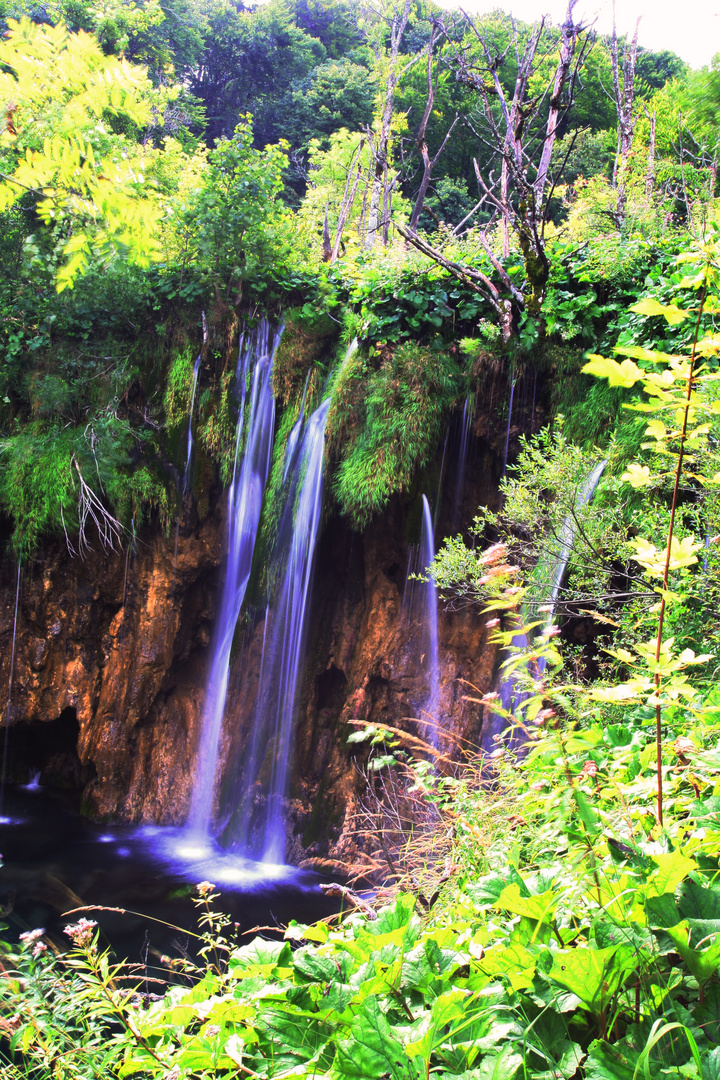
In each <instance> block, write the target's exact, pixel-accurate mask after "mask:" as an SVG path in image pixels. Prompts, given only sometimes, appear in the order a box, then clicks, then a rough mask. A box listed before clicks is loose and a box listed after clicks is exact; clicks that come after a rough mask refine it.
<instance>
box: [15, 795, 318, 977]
mask: <svg viewBox="0 0 720 1080" xmlns="http://www.w3.org/2000/svg"><path fill="white" fill-rule="evenodd" d="M0 853H1V854H2V866H1V867H0V920H1V921H2V923H4V925H5V929H4V930H0V937H2V938H4V939H5V940H10V941H12V940H17V938H18V936H19V934H21V933H22V932H23V931H25V930H29V929H35V928H36V927H39V926H42V927H44V928H45V929H46V930H47V931H48V932H49V934H50V935H51V936H52V937H53V938H55V939H56V940H57V941H58V944H62V945H63V946H64V945H66V944H67V938H65V937H64V935H63V926H65V925H66V924H67V923H68V922H74V921H77V919H78V918H80V917H81V916H84V917H86V918H92V919H95V920H96V921H97V923H98V925H99V927H100V929H101V931H102V936H103V941H104V943H106V944H109V945H111V947H112V949H113V950H114V952H115V953H116V955H118V956H120V957H124V958H126V959H128V960H130V961H131V962H140V963H142V964H145V965H147V966H148V968H152V967H155V966H157V965H158V962H159V961H160V957H161V956H163V955H166V956H170V957H173V956H175V957H176V956H179V955H182V954H188V953H189V954H191V955H192V954H193V953H194V947H195V939H194V938H193V937H192V934H191V932H192V931H196V930H197V915H198V909H197V907H196V906H195V904H194V903H193V896H196V895H197V893H196V891H195V888H194V887H195V886H196V885H197V884H199V883H200V882H202V881H210V882H212V883H213V884H214V885H215V886H216V887H217V891H218V892H220V894H221V897H220V900H219V901H218V902H217V904H216V906H217V907H218V909H219V910H221V911H223V912H225V913H227V914H228V915H229V916H230V918H231V920H232V923H233V924H234V926H233V928H232V932H233V933H236V934H237V935H238V938H239V940H240V941H241V942H243V941H250V940H251V938H252V936H253V933H254V932H255V931H256V929H257V928H258V927H259V928H262V929H261V932H262V933H263V935H264V936H274V935H276V934H279V933H281V930H282V928H283V927H284V926H286V925H287V923H288V922H289V921H290V920H291V919H296V920H297V921H299V922H312V921H314V920H315V919H319V918H324V917H326V916H327V915H330V914H332V913H334V912H335V911H337V910H338V902H337V901H336V900H330V899H328V898H327V897H326V896H325V895H324V894H323V893H322V892H321V891H320V888H319V886H320V883H321V882H322V881H324V880H327V879H324V878H321V877H319V876H318V875H316V874H311V873H308V872H305V871H301V870H298V869H297V868H296V867H292V866H284V865H277V864H269V863H256V862H252V861H250V860H246V859H242V858H240V857H239V856H237V855H233V854H230V853H227V852H224V851H223V850H222V849H221V848H219V847H217V846H216V845H214V843H212V842H211V841H208V840H207V839H206V838H204V837H198V836H193V835H192V834H189V833H187V832H185V831H184V830H182V829H173V828H163V827H160V826H140V827H137V826H127V825H112V826H108V825H98V824H94V823H92V822H90V821H87V820H85V819H84V818H82V817H81V816H80V814H79V812H78V807H77V802H76V800H74V799H72V798H70V797H66V796H63V795H62V794H60V793H51V792H48V791H47V790H45V789H42V788H40V789H37V788H35V789H30V790H28V788H27V787H25V788H16V789H14V790H8V791H7V792H6V793H5V798H4V801H3V815H2V817H0ZM95 906H99V907H102V908H113V909H118V908H120V909H122V910H121V911H117V910H77V909H79V908H83V909H85V908H87V907H95Z"/></svg>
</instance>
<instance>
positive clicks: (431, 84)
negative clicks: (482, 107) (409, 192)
mask: <svg viewBox="0 0 720 1080" xmlns="http://www.w3.org/2000/svg"><path fill="white" fill-rule="evenodd" d="M442 33H443V32H442V31H441V30H440V27H439V26H438V25H437V23H433V28H432V32H431V34H430V41H429V42H428V47H427V88H428V90H427V100H426V102H425V111H424V112H423V115H422V119H421V121H420V127H419V128H418V132H417V136H416V143H417V148H418V150H419V152H420V157H421V158H422V163H423V175H422V179H421V181H420V187H419V188H418V193H417V195H416V197H415V205H414V206H413V210H412V214H411V215H410V221H409V222H408V228H410V229H411V230H412V231H413V232H414V231H415V229H417V224H418V221H419V220H420V214H421V213H422V208H423V204H424V202H425V196H426V195H427V193H428V188H429V187H430V179H431V177H432V171H433V169H434V168H435V166H436V165H437V163H438V161H439V160H440V157H441V155H442V153H443V151H444V149H445V147H446V146H447V144H448V140H449V138H450V136H451V135H452V133H453V130H454V129H455V127H456V126H457V124H458V123H459V121H460V117H459V116H456V117H455V119H454V120H453V122H452V124H451V125H450V127H449V128H448V130H447V132H446V134H445V138H444V139H443V141H442V143H441V144H440V147H439V149H438V150H437V152H436V153H435V154H434V155H433V157H432V158H431V157H430V151H429V150H428V145H427V142H426V135H427V128H428V122H429V120H430V116H431V114H432V110H433V106H434V104H435V93H436V90H437V72H436V73H435V77H433V49H434V47H435V44H436V42H437V40H438V38H439V37H440V36H441V35H442Z"/></svg>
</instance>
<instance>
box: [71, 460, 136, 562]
mask: <svg viewBox="0 0 720 1080" xmlns="http://www.w3.org/2000/svg"><path fill="white" fill-rule="evenodd" d="M70 466H71V468H74V469H75V471H76V473H77V476H78V483H79V489H78V545H77V549H76V548H75V547H74V546H73V544H72V543H71V541H70V537H69V536H68V532H67V529H66V528H65V518H64V517H63V519H62V523H63V529H64V530H65V540H66V542H67V546H68V551H69V552H70V554H71V555H77V554H78V553H79V554H80V557H81V558H83V559H84V558H85V556H86V555H87V553H88V552H89V551H91V550H92V549H91V547H90V543H89V542H88V537H87V530H88V526H89V524H90V523H91V522H92V523H93V524H94V525H95V528H96V529H97V534H98V536H99V538H100V543H101V544H102V546H103V548H104V549H105V550H106V551H107V550H108V548H109V549H110V550H111V551H115V548H116V546H117V547H121V546H122V545H121V543H120V538H121V536H122V531H123V527H122V525H121V524H120V522H119V521H118V520H117V518H116V517H113V515H112V514H111V513H110V511H109V510H107V509H106V508H105V507H104V506H103V504H102V502H101V501H100V499H99V498H98V496H97V495H96V494H95V492H94V491H93V489H92V488H91V487H90V485H89V484H88V483H87V481H86V480H85V477H84V476H83V474H82V469H81V468H80V463H79V462H78V460H77V458H76V457H75V455H74V454H73V457H72V459H71V462H70ZM73 482H74V478H73Z"/></svg>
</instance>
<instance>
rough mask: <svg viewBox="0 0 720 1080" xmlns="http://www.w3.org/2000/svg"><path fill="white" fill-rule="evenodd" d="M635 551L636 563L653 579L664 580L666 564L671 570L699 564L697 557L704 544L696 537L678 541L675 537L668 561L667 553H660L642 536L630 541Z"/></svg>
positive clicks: (686, 537) (687, 537)
mask: <svg viewBox="0 0 720 1080" xmlns="http://www.w3.org/2000/svg"><path fill="white" fill-rule="evenodd" d="M630 544H631V546H632V547H633V548H634V549H635V554H634V558H635V561H636V562H638V563H640V565H641V566H643V567H644V568H645V570H646V571H647V572H648V573H649V574H651V575H652V576H653V577H659V578H662V577H663V576H664V574H665V564H666V562H667V563H668V567H669V569H670V570H679V569H681V568H682V567H684V566H693V565H694V564H695V563H696V562H697V555H696V552H698V551H699V550H700V549H701V547H702V544H701V543H698V541H696V540H695V537H694V536H685V537H683V539H682V540H678V539H677V537H675V536H673V538H672V542H671V545H670V558H669V560H668V559H667V553H666V552H665V551H659V550H658V549H657V548H656V547H655V545H654V544H652V543H650V541H649V540H646V539H644V538H643V537H642V536H638V537H635V538H634V539H632V540H631V541H630Z"/></svg>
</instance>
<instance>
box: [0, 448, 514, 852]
mask: <svg viewBox="0 0 720 1080" xmlns="http://www.w3.org/2000/svg"><path fill="white" fill-rule="evenodd" d="M490 458H491V455H489V452H488V458H487V459H486V460H485V461H481V462H480V463H479V464H478V465H476V470H475V474H476V477H479V479H477V480H475V482H474V483H473V484H472V485H471V487H472V490H471V491H470V492H469V496H468V502H469V503H470V504H471V506H472V507H475V506H477V505H478V504H479V503H480V502H482V501H485V502H490V503H491V504H494V503H495V501H496V498H497V495H496V478H495V476H494V472H493V462H492V460H490ZM418 500H419V496H416V498H415V499H414V500H413V499H409V500H406V501H405V502H400V501H397V502H396V503H395V504H393V505H392V506H391V507H390V508H389V509H388V510H387V512H386V513H384V514H383V515H382V516H381V517H379V518H378V519H377V520H376V521H375V522H373V523H372V524H371V526H370V527H368V529H366V531H365V532H364V533H363V534H362V535H360V534H357V533H353V532H352V531H351V530H350V529H349V527H348V526H347V525H346V524H345V523H344V522H343V521H342V520H339V519H337V518H330V520H329V521H328V522H327V524H326V526H325V528H324V531H323V533H322V535H321V538H320V541H319V544H318V550H317V554H316V563H315V576H314V582H313V591H312V598H311V606H310V614H309V620H308V632H307V635H306V647H305V658H304V664H303V671H302V676H301V685H300V688H299V707H298V716H299V719H298V724H297V729H296V734H295V747H294V753H293V774H292V781H291V791H290V806H289V811H290V813H289V836H288V841H289V844H288V847H289V851H288V854H289V856H290V857H291V858H292V859H294V860H295V861H301V860H302V859H304V858H308V857H311V858H315V859H318V860H322V859H323V858H333V859H337V860H341V861H342V860H344V859H346V858H349V857H350V856H351V854H352V851H354V850H355V849H356V848H357V837H356V836H355V835H354V829H355V825H356V810H357V806H358V800H359V798H360V797H361V794H362V790H363V787H364V783H365V782H364V779H363V777H362V773H361V767H362V763H363V762H364V760H365V759H366V757H367V750H366V749H365V748H364V746H362V745H361V746H357V745H350V744H348V742H347V735H348V734H349V732H351V731H352V730H353V729H354V725H355V724H357V723H358V722H363V721H364V722H371V723H378V724H384V725H387V726H388V727H390V728H394V729H396V730H397V731H400V732H404V733H407V734H408V735H410V736H411V737H414V738H430V739H431V740H432V739H433V738H435V739H436V740H439V744H438V745H439V746H440V747H441V748H442V749H443V750H445V751H446V752H447V753H449V754H454V753H456V752H457V748H458V747H459V746H461V745H462V746H467V745H470V744H472V743H473V742H477V741H478V737H479V734H480V728H481V721H482V715H481V713H482V707H481V706H480V705H479V704H478V701H477V699H478V698H479V697H480V696H481V695H482V693H485V692H487V691H488V690H489V689H490V688H491V685H492V681H493V674H494V667H495V661H496V655H495V649H494V648H493V647H491V646H488V644H487V631H486V629H485V625H484V624H485V619H484V618H482V617H480V616H479V615H478V614H477V612H474V611H470V610H464V611H446V610H444V609H443V606H442V605H440V611H439V618H438V630H439V660H440V673H441V685H440V703H439V716H438V717H437V718H435V719H437V720H438V721H439V723H440V725H441V727H442V729H443V730H442V731H440V732H439V733H436V734H435V735H433V731H434V729H433V728H432V727H431V726H429V725H428V724H427V723H424V721H426V720H428V719H429V718H428V717H427V716H425V715H424V714H423V712H422V710H423V704H424V702H425V701H426V698H427V691H428V681H427V678H428V677H427V666H426V656H425V654H424V650H423V644H422V640H423V639H422V632H421V631H422V627H421V625H420V624H421V621H422V619H421V615H420V614H419V609H418V605H417V604H415V603H411V602H410V598H409V591H411V587H410V586H408V584H407V570H408V552H409V544H410V543H411V542H413V541H414V540H417V537H416V536H415V533H416V532H417V531H418V530H417V525H418V520H419V519H418V516H417V504H418ZM224 507H225V500H222V501H221V504H220V506H219V507H218V508H217V509H216V511H215V512H214V513H213V514H211V516H210V517H209V518H207V519H206V520H205V521H204V522H203V523H202V524H200V525H198V526H196V527H194V528H191V527H190V526H188V527H183V529H181V530H180V532H179V535H178V537H177V541H176V538H175V537H174V536H171V537H169V538H168V537H165V536H163V535H162V534H160V533H159V532H152V531H147V532H146V533H144V534H143V535H141V536H140V538H139V540H138V543H137V545H136V549H135V550H134V551H131V552H127V551H123V552H117V553H104V552H102V551H101V550H96V551H94V552H92V553H91V554H90V555H89V556H88V557H87V559H86V560H85V561H83V560H81V559H79V558H71V557H70V556H69V555H68V553H67V551H66V550H65V548H64V547H62V546H60V545H56V546H54V547H52V548H48V549H46V550H45V551H44V552H43V553H42V555H41V557H39V558H38V559H37V560H36V561H35V562H34V563H33V564H32V565H31V566H28V567H26V568H24V569H23V572H22V579H21V586H22V587H21V593H20V604H19V614H18V626H17V642H16V651H15V665H14V675H13V688H12V697H11V701H10V707H9V717H10V728H9V733H8V735H9V737H8V745H9V759H8V760H9V777H10V779H12V780H16V781H19V782H25V781H26V779H27V778H28V774H29V773H31V772H34V771H39V772H41V776H42V781H41V782H43V783H51V784H52V783H58V784H66V785H70V786H75V787H82V788H83V798H84V804H85V807H86V809H87V810H88V811H89V812H90V813H92V814H94V815H97V816H107V817H114V818H118V819H121V820H125V821H130V822H140V821H142V822H158V823H162V824H179V823H181V822H183V821H184V820H185V817H186V814H187V810H188V805H189V799H190V794H191V789H192V777H193V770H194V756H195V748H196V746H197V742H198V737H199V728H200V724H201V721H202V713H203V704H204V699H205V688H206V679H207V674H208V671H209V667H210V659H211V656H210V653H211V643H212V634H213V619H214V614H215V611H216V608H217V598H218V590H219V588H221V581H222V547H223V541H224V536H225V527H224V520H223V513H224ZM413 507H414V508H415V509H413ZM413 514H414V515H415V519H414V520H413ZM463 516H464V518H465V519H467V516H468V515H467V514H464V515H463ZM450 528H451V522H450V520H449V519H448V521H447V522H444V521H443V518H442V515H441V520H440V523H439V527H438V536H439V538H442V536H444V535H445V534H446V532H449V531H450ZM443 530H445V531H443ZM0 574H1V575H2V576H1V577H0V686H2V687H5V688H6V687H8V685H9V677H10V661H11V642H12V633H13V614H14V606H15V580H16V579H15V569H14V567H13V566H12V565H11V564H10V562H9V561H6V563H5V564H4V565H3V566H2V568H0ZM415 588H419V587H417V586H415ZM262 635H263V615H262V613H260V614H256V615H255V616H253V617H251V618H249V619H248V620H247V621H246V626H245V629H244V631H243V633H242V635H240V634H238V635H237V637H238V638H239V637H240V636H242V638H243V640H242V643H241V647H239V648H238V651H237V652H236V656H235V661H234V663H233V666H232V668H231V674H230V687H229V695H228V706H227V709H226V722H225V728H224V732H223V737H222V756H223V760H224V761H225V762H226V763H227V767H226V771H227V772H228V773H230V774H231V773H232V769H233V762H235V761H237V760H239V759H240V758H241V756H242V753H243V748H244V746H246V745H247V740H248V738H249V733H250V729H251V725H252V721H253V715H254V705H255V697H256V692H257V683H258V676H259V668H260V660H261V654H262ZM473 699H475V700H473ZM463 740H464V742H463ZM223 789H224V790H225V792H226V793H227V791H228V790H230V791H231V790H232V775H230V776H229V778H228V777H227V776H226V778H225V780H224V783H223ZM222 797H223V796H222V794H221V796H220V799H221V801H222ZM221 811H222V807H221ZM222 812H225V813H226V812H227V808H225V810H224V811H222Z"/></svg>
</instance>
